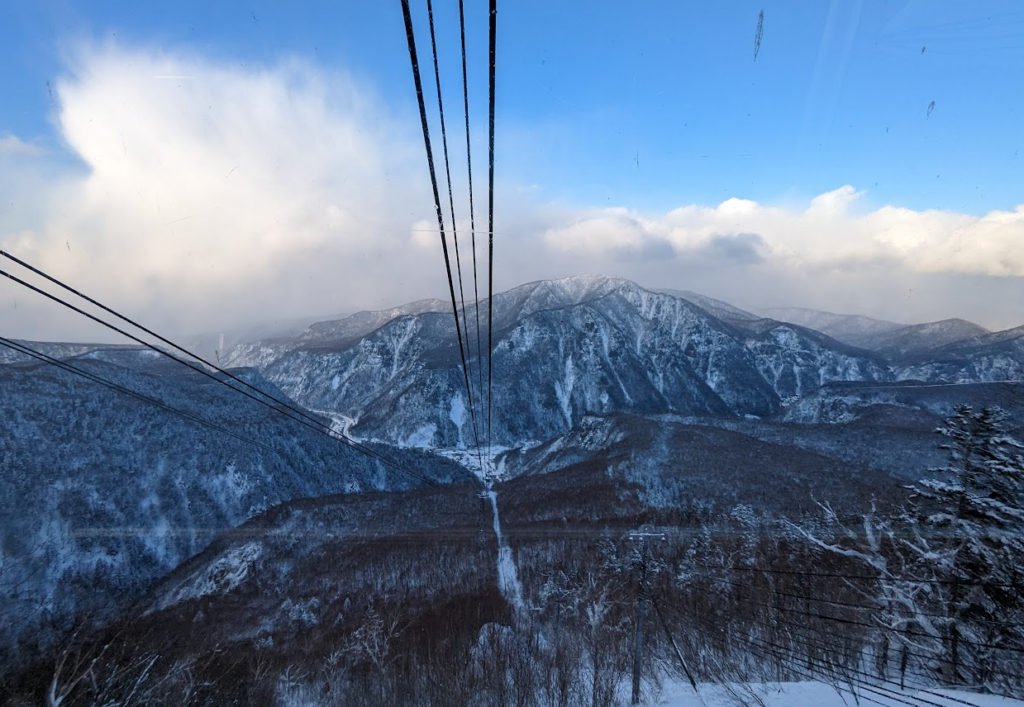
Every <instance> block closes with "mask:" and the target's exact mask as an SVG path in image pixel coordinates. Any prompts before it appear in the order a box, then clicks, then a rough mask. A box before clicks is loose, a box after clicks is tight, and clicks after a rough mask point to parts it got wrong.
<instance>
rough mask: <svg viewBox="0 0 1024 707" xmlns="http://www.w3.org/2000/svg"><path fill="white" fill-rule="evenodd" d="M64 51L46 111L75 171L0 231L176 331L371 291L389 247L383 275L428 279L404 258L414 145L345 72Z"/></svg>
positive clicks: (413, 198) (119, 51) (358, 297)
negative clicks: (35, 209) (33, 210)
mask: <svg viewBox="0 0 1024 707" xmlns="http://www.w3.org/2000/svg"><path fill="white" fill-rule="evenodd" d="M75 56H76V59H75V61H74V63H73V65H72V66H71V67H70V69H69V72H68V75H67V76H65V77H64V78H62V79H61V80H59V81H58V82H57V83H56V95H57V98H58V101H59V105H60V111H59V116H58V125H59V129H60V132H61V136H62V138H63V139H64V141H65V142H66V144H67V146H68V147H69V148H70V149H71V150H72V151H73V152H74V154H76V155H77V156H78V158H79V159H80V160H81V162H83V163H84V165H85V167H86V170H87V171H86V173H85V174H84V175H82V174H80V173H79V174H66V175H65V177H64V178H63V179H61V180H57V181H55V182H53V183H51V184H50V185H49V187H48V189H47V190H46V193H45V194H43V195H41V196H37V197H36V198H37V199H43V200H45V202H46V209H45V214H46V215H45V216H44V217H42V218H40V219H38V220H37V221H36V222H35V223H32V224H31V226H30V228H27V229H26V228H24V224H23V223H18V224H15V223H13V222H12V221H11V220H10V219H7V221H6V222H5V221H4V216H3V214H2V213H0V245H2V247H4V248H7V249H10V250H11V251H12V252H15V253H16V254H18V255H20V256H21V257H24V258H25V259H26V260H29V261H31V262H34V263H37V264H38V265H40V266H41V267H43V268H44V269H46V270H48V271H51V272H53V273H55V274H57V275H58V276H60V277H65V278H67V279H68V280H69V281H71V282H74V283H76V284H77V285H79V286H80V287H82V289H85V290H88V291H91V292H95V293H97V295H98V296H100V297H102V298H105V299H108V300H110V301H112V302H114V303H115V304H116V305H118V306H124V307H127V308H129V309H131V310H132V311H134V312H136V313H139V312H141V313H145V314H148V315H149V316H151V317H156V318H157V319H159V320H160V321H163V322H168V323H170V324H172V325H173V327H174V328H176V329H178V330H184V331H190V330H196V329H200V328H204V327H207V326H226V325H229V324H230V323H231V322H232V321H237V320H244V319H246V318H248V319H252V318H261V317H262V318H268V317H277V316H283V315H288V314H295V313H296V312H298V311H302V312H325V313H327V312H331V311H337V310H339V309H346V308H349V307H350V306H373V305H375V304H378V303H379V302H378V301H377V300H376V299H375V297H374V293H372V290H373V289H374V288H376V289H380V287H381V285H383V284H384V283H387V282H388V281H389V278H388V277H386V276H385V277H382V276H381V274H380V273H381V271H384V270H387V269H388V267H387V261H388V259H391V258H394V259H395V266H396V270H392V271H391V272H394V273H396V283H397V281H401V282H403V283H404V284H405V288H406V289H407V290H409V291H410V292H411V293H412V294H420V292H419V290H423V289H432V287H433V283H434V281H435V280H436V278H435V277H433V276H432V273H433V270H431V271H429V272H430V273H431V274H422V275H421V274H418V271H424V272H425V269H423V268H416V269H410V268H408V267H406V268H404V269H403V267H402V266H403V265H409V264H410V263H409V262H407V261H408V260H409V259H403V258H402V257H401V255H402V253H403V252H404V250H405V248H406V246H407V244H408V242H409V238H410V236H409V224H410V223H412V222H413V221H416V220H418V219H419V218H420V217H422V216H423V215H425V214H429V213H431V211H432V209H431V204H430V201H429V193H428V191H427V189H425V188H424V187H425V185H424V184H423V182H424V180H423V179H422V178H421V176H422V175H421V174H420V172H425V171H426V170H425V168H424V165H423V157H422V147H420V146H419V145H417V143H416V142H415V140H414V139H412V138H414V137H416V136H415V134H412V133H407V132H406V130H407V128H406V125H405V123H399V122H398V121H396V120H395V119H394V118H393V117H392V116H391V115H390V114H389V113H388V111H387V110H386V109H385V107H384V106H382V105H380V104H379V102H378V101H377V100H376V99H375V97H374V96H373V94H372V93H371V92H370V91H368V90H367V89H366V88H365V87H363V86H360V85H359V84H357V82H356V81H354V80H353V79H352V78H351V77H349V76H347V75H345V74H343V73H340V72H329V71H325V70H322V69H320V68H317V67H315V66H312V65H310V64H308V63H306V62H303V61H300V60H284V61H282V62H280V63H279V64H278V65H276V66H271V67H250V68H246V67H244V66H238V65H233V64H227V63H220V62H214V61H209V60H206V59H203V58H201V57H196V56H188V55H183V54H172V53H160V52H151V51H144V50H138V49H127V48H124V47H121V46H117V45H108V46H105V47H100V48H97V47H84V48H82V49H80V50H79V51H78V52H77V54H75ZM409 125H411V126H412V127H414V128H418V126H417V125H416V124H415V123H409ZM3 140H4V141H3V142H0V145H3V146H4V147H5V149H8V148H10V149H15V148H17V149H23V148H22V147H20V146H22V145H24V144H25V143H22V142H21V141H19V140H17V138H13V137H12V138H4V139H3ZM381 261H383V262H381ZM368 263H374V264H375V267H374V268H373V269H372V271H371V269H370V268H368V267H367V266H368ZM378 263H379V267H377V266H376V264H378ZM417 265H420V264H417ZM373 271H375V272H376V275H374V274H373ZM371 284H372V285H373V286H374V287H371V286H370V285H371ZM401 289H402V288H399V287H396V290H397V292H395V293H394V294H396V295H399V296H400V295H401ZM387 304H391V302H390V301H388V302H387ZM24 316H26V317H28V316H29V315H28V314H27V313H26V314H25V315H24ZM140 316H141V315H140ZM36 328H38V327H36Z"/></svg>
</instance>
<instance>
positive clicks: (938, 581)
mask: <svg viewBox="0 0 1024 707" xmlns="http://www.w3.org/2000/svg"><path fill="white" fill-rule="evenodd" d="M692 566H693V567H696V568H698V569H705V570H716V571H725V572H761V573H763V574H781V575H791V576H795V577H815V578H832V579H850V580H853V579H858V580H859V579H863V580H866V581H871V582H877V581H880V580H890V581H893V582H906V583H908V584H939V585H942V584H958V585H960V586H970V587H1002V588H1015V589H1020V588H1021V587H1022V585H1021V583H1019V582H1018V583H1013V582H985V581H978V582H972V581H971V580H968V579H911V578H903V577H885V576H883V575H868V574H847V573H843V572H807V571H800V570H779V569H767V568H763V567H728V566H725V565H701V564H697V565H692Z"/></svg>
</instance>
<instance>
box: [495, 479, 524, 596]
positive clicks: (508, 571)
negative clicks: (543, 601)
mask: <svg viewBox="0 0 1024 707" xmlns="http://www.w3.org/2000/svg"><path fill="white" fill-rule="evenodd" d="M487 497H488V498H490V499H491V509H492V510H493V511H494V534H495V535H496V536H497V538H498V589H499V590H500V591H501V594H502V596H503V597H505V599H506V600H508V602H509V603H510V604H511V605H512V606H513V607H515V608H516V609H517V610H519V611H523V610H525V604H523V586H522V585H521V584H520V583H519V573H518V572H517V571H516V563H515V560H513V559H512V548H510V547H509V546H508V544H507V543H506V542H505V536H503V535H502V534H501V521H499V520H498V492H497V491H495V490H494V489H491V490H490V491H488V492H487Z"/></svg>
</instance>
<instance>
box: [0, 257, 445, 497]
mask: <svg viewBox="0 0 1024 707" xmlns="http://www.w3.org/2000/svg"><path fill="white" fill-rule="evenodd" d="M0 255H4V256H6V257H7V258H9V259H11V260H13V261H15V262H17V263H19V264H22V265H24V266H25V267H26V268H28V269H30V270H32V271H33V272H35V273H37V274H39V275H41V276H43V277H45V278H46V279H48V280H50V281H51V282H54V283H56V284H58V285H60V286H61V287H63V288H64V289H66V290H68V291H70V292H73V293H74V294H76V295H78V296H79V297H81V298H82V299H84V300H86V301H88V302H90V303H92V304H94V305H96V306H97V307H100V308H101V309H103V310H104V311H107V312H110V313H111V314H113V315H114V316H116V317H118V318H120V319H122V320H124V321H126V322H128V323H129V324H131V325H132V326H135V327H137V328H138V329H140V330H142V331H144V332H146V333H147V334H150V335H151V336H154V337H156V338H157V339H159V340H160V341H163V342H165V343H170V345H171V346H172V347H174V348H176V349H178V350H181V351H184V352H185V353H186V354H187V355H189V356H192V357H193V358H196V360H198V361H200V362H201V363H204V364H206V365H208V366H210V368H212V369H214V370H216V371H217V372H218V373H221V374H223V375H225V376H227V377H228V378H230V379H232V380H234V381H236V382H238V383H241V384H242V385H244V386H246V387H247V388H249V389H251V390H252V391H254V393H255V394H254V393H250V392H248V391H246V390H242V389H241V388H236V387H235V386H233V385H231V384H230V383H229V382H228V381H227V380H225V379H224V378H219V377H217V376H215V375H214V374H213V373H211V372H210V371H209V370H207V369H205V368H202V367H201V366H197V365H196V364H194V363H192V362H190V361H187V360H185V359H183V358H181V357H179V356H175V355H174V354H172V353H170V352H169V351H167V350H165V349H161V348H160V347H158V346H156V345H154V344H152V343H150V342H148V341H146V340H144V339H141V338H139V337H138V336H135V335H134V334H131V333H129V332H127V331H125V330H124V329H122V328H120V327H118V326H117V325H115V324H111V323H110V322H108V321H105V320H103V319H101V318H99V317H97V316H96V315H94V314H90V313H89V312H86V311H85V310H83V309H81V308H80V307H77V306H75V305H73V304H71V303H70V302H67V301H66V300H63V299H61V298H60V297H58V296H56V295H54V294H51V293H49V292H46V291H45V290H42V289H40V288H39V287H36V286H35V285H33V284H31V283H29V282H26V281H25V280H22V279H21V278H19V277H17V276H15V275H12V274H11V273H9V272H7V271H5V270H3V269H0V275H3V276H4V277H7V278H8V279H10V280H12V281H14V282H16V283H18V284H19V285H22V286H23V287H26V288H27V289H30V290H32V291H33V292H36V293H37V294H40V295H42V296H43V297H46V298H47V299H50V300H52V301H54V302H56V303H58V304H60V305H62V306H64V307H66V308H67V309H70V310H71V311H73V312H75V313H77V314H80V315H82V316H84V317H86V318H88V319H91V320H92V321H94V322H96V323H97V324H101V325H102V326H105V327H106V328H108V329H110V330H111V331H114V332H116V333H118V334H121V335H122V336H124V337H127V338H128V339H131V340H132V341H135V342H136V343H138V344H141V345H142V346H145V347H146V348H147V349H150V350H152V351H154V352H156V353H158V354H160V355H162V356H165V357H167V358H169V359H171V360H172V361H174V362H176V363H178V364H180V365H182V366H185V367H186V368H189V369H191V370H193V371H195V372H197V373H199V374H201V375H204V376H206V377H207V378H209V379H211V380H213V381H216V382H217V383H220V384H221V385H223V386H225V387H227V388H228V389H229V390H232V391H234V392H236V393H239V394H241V395H244V396H245V397H247V398H250V399H251V400H254V401H256V402H257V403H259V404H260V405H264V406H266V407H268V408H270V409H271V410H274V411H276V412H278V413H279V414H281V415H284V416H285V417H288V418H290V419H292V420H294V421H296V422H298V423H299V424H302V425H305V426H306V427H309V428H310V429H312V430H314V431H315V432H318V433H320V434H322V435H325V436H326V437H330V438H331V439H333V440H335V441H337V442H339V443H341V444H344V445H345V446H347V447H350V448H352V449H354V450H356V451H358V452H361V453H362V454H365V455H366V456H368V457H371V458H373V459H375V460H376V461H379V462H381V463H382V464H385V465H387V466H390V467H392V468H393V469H395V470H397V471H400V472H402V473H404V474H407V475H409V476H412V477H414V478H417V479H420V480H421V481H423V482H424V483H427V484H430V485H436V483H437V482H435V481H433V480H431V479H428V478H427V477H425V476H423V475H421V474H418V473H416V472H414V471H411V470H409V469H406V468H405V467H403V466H401V465H399V464H397V463H396V462H394V461H392V460H390V459H388V458H387V457H385V456H384V455H382V454H380V453H378V452H376V451H374V450H372V449H370V448H369V447H366V446H365V445H363V444H361V443H359V442H356V441H355V440H353V439H350V438H348V437H346V436H345V435H343V434H342V433H340V432H337V431H335V430H332V429H331V428H330V427H329V426H328V425H325V424H324V423H323V422H321V421H319V420H317V419H316V418H314V417H312V416H311V415H308V414H306V413H303V412H301V411H299V410H297V408H294V407H293V406H292V405H290V404H288V403H287V402H285V401H282V400H280V399H279V398H277V397H275V396H273V395H270V394H268V393H266V392H264V391H262V390H260V389H259V388H256V387H255V386H253V385H251V384H249V383H247V382H246V381H244V380H242V379H241V378H238V377H237V376H235V375H234V374H232V373H229V372H227V371H225V370H224V369H222V368H220V367H218V366H213V365H211V364H209V363H208V362H206V361H203V360H202V359H201V358H199V357H196V356H195V355H194V354H191V353H189V352H188V351H185V350H184V349H181V347H179V346H177V345H176V344H173V343H172V342H168V340H167V339H165V338H164V337H162V336H160V335H159V334H155V333H154V332H152V331H150V330H149V329H147V328H145V327H143V326H141V325H139V324H136V323H135V322H133V321H132V320H130V319H128V318H127V317H125V316H123V315H121V314H119V313H117V312H116V311H114V310H113V309H110V308H109V307H107V306H106V305H103V304H100V303H99V302H97V301H96V300H94V299H92V298H90V297H88V296H86V295H83V294H82V293H80V292H78V290H76V289H74V288H72V287H71V286H69V285H66V284H64V283H63V282H61V281H60V280H58V279H56V278H54V277H51V276H50V275H47V274H46V273H44V272H42V271H41V270H39V269H37V268H34V267H32V266H31V265H29V264H27V263H25V262H24V261H21V260H19V259H18V258H15V257H14V256H12V255H10V254H9V253H5V252H3V251H0ZM257 394H258V395H257ZM267 400H272V401H274V402H275V403H277V404H278V405H280V406H281V407H277V406H276V405H273V404H271V403H270V402H267ZM296 413H297V414H296Z"/></svg>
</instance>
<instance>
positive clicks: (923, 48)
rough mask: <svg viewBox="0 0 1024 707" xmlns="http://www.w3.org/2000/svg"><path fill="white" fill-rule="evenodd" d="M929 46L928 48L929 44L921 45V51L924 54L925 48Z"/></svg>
mask: <svg viewBox="0 0 1024 707" xmlns="http://www.w3.org/2000/svg"><path fill="white" fill-rule="evenodd" d="M927 48H928V47H927V46H924V47H921V53H922V54H924V50H925V49H927Z"/></svg>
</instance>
